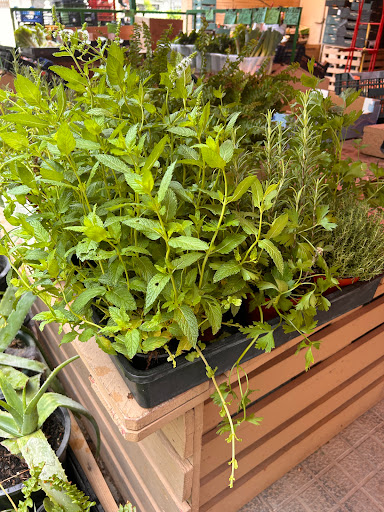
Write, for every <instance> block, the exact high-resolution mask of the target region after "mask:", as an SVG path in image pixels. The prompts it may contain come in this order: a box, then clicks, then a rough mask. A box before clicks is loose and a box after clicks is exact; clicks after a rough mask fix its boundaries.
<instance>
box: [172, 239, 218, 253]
mask: <svg viewBox="0 0 384 512" xmlns="http://www.w3.org/2000/svg"><path fill="white" fill-rule="evenodd" d="M168 243H169V245H170V247H173V248H174V249H183V250H185V251H189V250H191V251H207V250H208V249H209V245H208V244H207V242H204V241H203V240H200V239H199V238H194V237H193V236H178V237H177V238H171V239H170V240H169V242H168Z"/></svg>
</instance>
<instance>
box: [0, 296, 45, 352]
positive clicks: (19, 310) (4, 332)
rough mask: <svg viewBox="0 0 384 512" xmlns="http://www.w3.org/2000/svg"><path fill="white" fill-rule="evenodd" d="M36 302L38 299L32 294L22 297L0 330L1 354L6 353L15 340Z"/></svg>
mask: <svg viewBox="0 0 384 512" xmlns="http://www.w3.org/2000/svg"><path fill="white" fill-rule="evenodd" d="M35 300H36V297H35V296H34V295H33V294H32V293H31V292H27V293H24V294H23V295H22V296H21V297H20V299H19V300H18V302H17V305H16V308H15V309H14V310H13V311H12V312H11V313H10V315H9V316H8V318H7V323H6V325H5V326H4V327H3V328H2V329H0V352H4V350H5V349H6V348H7V347H8V346H9V345H10V344H11V343H12V341H13V340H14V339H15V337H16V334H17V332H18V331H19V329H20V327H21V326H22V324H23V321H24V318H25V317H26V316H27V313H28V311H29V310H30V309H31V306H32V304H33V303H34V302H35Z"/></svg>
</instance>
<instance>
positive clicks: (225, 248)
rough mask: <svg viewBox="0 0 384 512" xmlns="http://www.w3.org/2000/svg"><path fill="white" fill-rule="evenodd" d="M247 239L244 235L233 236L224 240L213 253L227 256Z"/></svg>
mask: <svg viewBox="0 0 384 512" xmlns="http://www.w3.org/2000/svg"><path fill="white" fill-rule="evenodd" d="M246 238H247V237H246V236H245V235H240V234H236V233H235V234H233V235H229V236H227V237H225V238H224V240H223V241H222V242H221V243H220V244H219V245H218V246H217V247H216V249H215V252H218V253H220V254H229V253H230V252H232V251H233V249H235V248H236V247H237V246H239V245H240V244H242V243H243V242H244V240H245V239H246Z"/></svg>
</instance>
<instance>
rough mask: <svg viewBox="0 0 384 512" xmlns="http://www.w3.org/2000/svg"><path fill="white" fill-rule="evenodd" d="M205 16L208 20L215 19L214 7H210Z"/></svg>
mask: <svg viewBox="0 0 384 512" xmlns="http://www.w3.org/2000/svg"><path fill="white" fill-rule="evenodd" d="M205 18H206V20H207V21H215V13H214V11H213V9H209V11H205Z"/></svg>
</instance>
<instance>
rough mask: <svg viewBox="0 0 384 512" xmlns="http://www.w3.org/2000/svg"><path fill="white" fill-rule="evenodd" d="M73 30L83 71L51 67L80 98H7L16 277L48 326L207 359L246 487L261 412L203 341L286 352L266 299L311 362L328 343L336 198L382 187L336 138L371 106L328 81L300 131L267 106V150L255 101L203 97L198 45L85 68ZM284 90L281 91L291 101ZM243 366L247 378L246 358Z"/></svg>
mask: <svg viewBox="0 0 384 512" xmlns="http://www.w3.org/2000/svg"><path fill="white" fill-rule="evenodd" d="M135 37H136V39H137V42H138V32H136V36H135ZM63 40H64V43H63V47H62V48H61V49H60V55H62V56H64V55H65V56H72V57H74V63H75V67H72V68H64V67H60V66H53V67H52V70H53V71H55V72H56V73H57V75H58V76H60V77H61V78H62V79H63V80H64V81H65V82H66V87H67V88H68V89H70V90H71V91H72V93H73V94H72V96H70V95H67V94H65V90H64V86H63V84H57V85H55V86H54V87H53V88H52V90H51V91H47V90H45V89H43V90H41V89H40V88H39V87H38V83H36V81H34V80H33V79H30V78H27V77H23V76H18V77H17V78H16V80H15V88H16V93H13V92H11V91H8V92H6V91H2V92H0V95H1V99H2V112H3V115H2V117H1V124H0V138H1V140H2V147H1V153H2V163H1V178H0V191H1V194H2V195H3V196H4V202H5V208H4V215H5V217H6V219H7V221H8V222H9V223H10V224H11V226H12V228H11V230H10V231H6V230H5V229H4V228H3V231H2V235H3V236H2V239H1V245H0V251H1V252H2V253H4V254H7V255H9V256H10V257H11V259H12V279H11V282H12V284H13V285H14V286H17V287H18V288H19V289H20V293H21V292H22V291H30V292H33V293H34V294H35V295H36V296H38V297H39V298H40V299H41V300H42V301H43V302H44V303H45V304H46V306H47V308H48V310H47V311H44V312H42V313H39V314H38V315H37V316H36V317H35V318H36V319H38V320H40V321H41V328H42V329H43V328H44V325H46V324H47V323H51V322H57V323H58V324H59V325H63V324H69V325H70V327H71V331H70V332H68V333H67V334H65V335H64V336H63V339H62V343H67V342H71V341H72V340H74V339H75V337H76V336H78V337H79V339H80V341H83V342H85V341H87V340H88V339H90V338H91V337H92V336H94V337H95V339H96V341H97V343H98V345H99V346H100V348H102V349H103V350H104V351H106V352H107V353H109V354H113V355H115V354H116V353H117V352H118V353H121V354H123V355H124V356H125V357H127V358H128V359H132V358H133V357H134V356H135V355H136V354H137V353H149V354H150V353H152V352H153V351H157V350H161V351H163V352H165V353H167V354H168V356H169V360H170V361H172V362H173V364H176V359H177V357H178V356H180V355H181V354H183V353H188V354H187V357H188V358H189V359H193V358H194V357H200V358H201V359H202V360H203V362H204V364H205V366H206V371H207V375H208V377H210V378H211V379H212V381H213V383H214V385H215V389H216V393H215V395H214V400H215V401H216V402H217V403H218V404H219V406H220V408H221V409H222V415H223V416H224V418H223V424H222V425H221V426H220V432H222V433H228V437H227V440H228V442H230V443H231V444H232V458H231V461H230V465H231V477H230V485H231V486H232V485H233V481H234V472H235V469H236V467H237V462H236V457H235V442H236V440H237V439H238V437H237V434H236V431H237V428H238V427H239V426H240V425H241V424H242V423H243V422H244V421H250V422H252V423H255V424H258V423H259V421H260V418H255V417H253V416H251V415H247V413H246V406H247V404H248V403H249V401H250V393H251V390H250V389H249V387H248V384H246V385H245V386H244V387H242V386H240V392H241V393H240V396H239V397H235V394H234V392H233V388H232V387H231V383H230V381H229V382H228V383H227V384H226V385H221V386H219V385H218V382H217V380H216V377H215V373H216V369H215V368H212V367H211V366H210V365H209V364H208V362H207V360H206V358H205V356H204V348H205V344H204V342H203V340H202V338H201V335H202V334H203V333H204V332H205V331H207V330H210V331H211V332H212V334H213V335H214V336H220V330H221V329H222V328H224V329H225V328H227V327H231V328H233V327H237V328H239V329H240V330H241V332H243V333H244V334H246V335H247V336H248V337H249V338H250V342H249V346H248V348H247V349H246V350H245V353H246V351H247V350H249V349H250V348H251V347H252V346H256V347H257V348H260V349H262V350H265V351H267V352H268V351H271V350H272V349H273V348H274V330H273V329H272V327H271V325H270V324H268V323H267V322H264V321H263V306H267V307H271V308H273V309H274V310H275V311H276V313H277V315H278V318H279V322H280V323H279V325H281V324H283V325H284V329H285V330H286V331H297V332H298V333H300V334H302V335H303V337H304V341H303V344H302V345H301V346H300V347H301V348H303V347H305V348H306V366H307V368H309V366H310V365H311V364H312V362H313V360H314V358H313V353H312V348H317V347H318V344H313V343H312V342H311V341H310V340H309V338H308V336H309V334H310V333H311V332H312V331H313V329H314V328H315V327H316V321H315V319H314V317H315V315H316V312H317V311H318V310H326V309H328V308H329V306H330V303H329V301H328V299H327V298H326V297H324V296H323V293H324V292H325V291H326V290H327V289H328V288H329V287H331V286H333V285H334V284H336V283H337V280H336V279H335V274H334V273H333V272H332V271H331V270H330V268H329V267H328V265H327V263H326V260H325V258H324V257H323V250H324V246H325V240H326V237H327V234H328V233H329V232H332V230H334V229H335V227H336V224H337V218H336V217H337V212H338V208H337V201H338V199H339V197H340V198H342V197H343V194H344V191H345V193H350V194H351V195H352V196H353V197H356V198H357V197H358V196H359V194H360V195H361V193H362V191H365V190H369V189H368V187H375V186H376V185H375V184H374V183H369V184H366V185H363V184H356V180H355V179H354V178H353V179H352V177H351V176H353V177H355V176H356V174H355V167H356V166H355V164H354V163H349V162H345V163H344V162H341V160H340V151H339V149H340V144H338V145H336V144H335V140H336V138H337V136H338V134H340V132H342V130H343V128H345V127H346V126H348V124H349V123H352V122H353V120H354V119H356V114H353V115H350V114H348V115H346V114H345V113H344V111H343V110H339V111H337V110H335V109H334V106H333V107H332V106H331V105H330V103H329V100H327V99H324V98H323V97H322V95H321V94H320V93H319V92H316V91H311V92H308V93H304V94H303V93H298V95H297V101H296V104H295V105H293V107H292V108H293V116H292V118H291V121H290V120H289V119H288V128H287V129H283V127H282V125H281V124H279V123H275V122H274V121H273V113H272V112H268V113H267V114H265V112H264V114H263V115H262V112H261V108H260V110H259V111H258V115H259V119H260V120H261V119H262V120H263V122H262V123H261V122H260V128H261V130H260V140H261V142H260V143H258V144H256V145H254V144H253V143H252V140H250V138H248V139H247V138H246V137H245V136H244V135H245V134H244V132H242V127H241V126H240V124H239V118H240V116H241V115H242V106H241V105H240V104H238V103H236V104H235V105H231V104H230V103H229V102H228V103H225V95H226V92H228V94H229V90H230V87H229V86H227V88H226V85H225V84H224V88H223V89H220V87H218V88H213V91H212V89H211V90H210V92H208V95H207V96H208V97H206V96H205V94H206V89H208V86H206V85H205V84H204V83H203V82H198V83H197V84H196V85H195V84H194V82H193V81H192V78H191V70H190V68H189V64H190V62H191V58H192V57H193V56H190V57H188V58H186V59H183V60H181V58H180V56H178V55H172V56H171V58H170V59H168V58H167V55H168V53H169V40H168V37H167V36H165V37H164V40H162V41H161V43H160V47H159V48H158V49H157V50H155V51H154V52H153V56H152V57H151V58H150V59H148V62H147V63H146V64H144V65H143V66H142V67H137V66H138V64H137V63H136V64H135V63H134V61H133V60H132V59H133V55H131V54H130V52H128V55H126V54H125V53H124V50H123V49H122V48H120V47H119V45H118V44H117V43H115V42H112V43H108V46H105V45H101V44H99V46H97V47H96V48H92V49H90V50H89V52H90V53H89V55H88V57H89V56H91V59H90V60H88V61H87V59H86V58H85V56H86V55H87V51H88V50H87V45H86V43H84V41H82V40H78V39H77V35H76V33H74V34H73V35H71V36H70V37H69V36H68V37H67V38H65V37H64V38H63ZM75 52H78V55H79V59H80V61H79V60H78V58H77V57H76V56H75ZM126 57H127V58H128V61H126V60H125V58H126ZM152 71H153V72H152ZM233 80H234V82H233V83H235V82H236V81H237V80H238V77H236V78H233ZM284 80H285V78H284ZM284 80H282V82H283V83H284ZM287 80H288V79H287ZM313 80H315V79H313V77H312V78H311V77H310V79H309V84H308V85H311V86H312V85H313V86H315V85H316V83H314V82H313ZM252 83H254V82H252V81H250V82H249V84H250V85H249V87H250V88H251V84H252ZM287 89H288V87H287ZM245 90H246V89H245V88H243V89H242V94H244V91H245ZM252 94H253V93H251V91H250V90H249V95H250V97H252V98H253V99H255V97H254V96H252ZM277 96H278V95H277V93H276V91H275V94H274V96H273V97H272V98H270V101H271V102H275V103H276V104H279V102H281V99H280V98H278V97H277ZM242 97H245V95H244V96H241V97H240V99H239V98H238V101H242V99H241V98H242ZM211 99H212V102H211ZM214 99H215V100H214ZM349 100H350V98H349V97H348V98H347V99H346V103H347V102H348V101H349ZM250 101H251V100H250ZM213 102H215V104H213ZM251 103H252V102H251ZM251 103H249V108H251ZM293 121H295V122H293ZM359 172H362V167H361V164H360V165H359ZM341 183H342V185H343V193H342V194H340V196H339V195H338V193H337V191H338V190H339V187H340V185H341ZM380 186H381V185H378V186H376V189H377V190H379V187H380ZM364 187H365V188H364ZM370 197H371V199H372V201H373V199H374V194H371V196H370ZM375 200H380V195H379V194H376V195H375ZM20 204H21V205H22V207H23V208H22V209H20ZM17 205H19V208H18V209H17V208H16V206H17ZM313 275H316V276H323V277H324V279H320V280H318V281H316V280H314V279H313V278H312V276H313ZM249 296H250V297H252V305H253V306H254V307H255V308H257V309H258V310H259V311H260V321H257V322H254V323H253V325H251V326H243V325H240V323H239V321H238V313H239V310H240V308H241V307H244V303H245V299H246V297H249ZM171 342H172V343H171ZM173 344H174V345H175V348H172V347H173ZM233 372H236V376H237V380H238V382H239V383H241V381H242V379H243V374H244V372H243V369H242V367H241V358H239V360H238V361H236V362H235V364H234V367H233V371H232V373H233ZM234 400H238V403H239V411H240V413H241V414H240V415H239V416H238V417H237V418H236V420H235V421H233V420H232V417H231V415H230V412H229V408H228V406H229V404H231V403H232V402H233V401H234Z"/></svg>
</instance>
